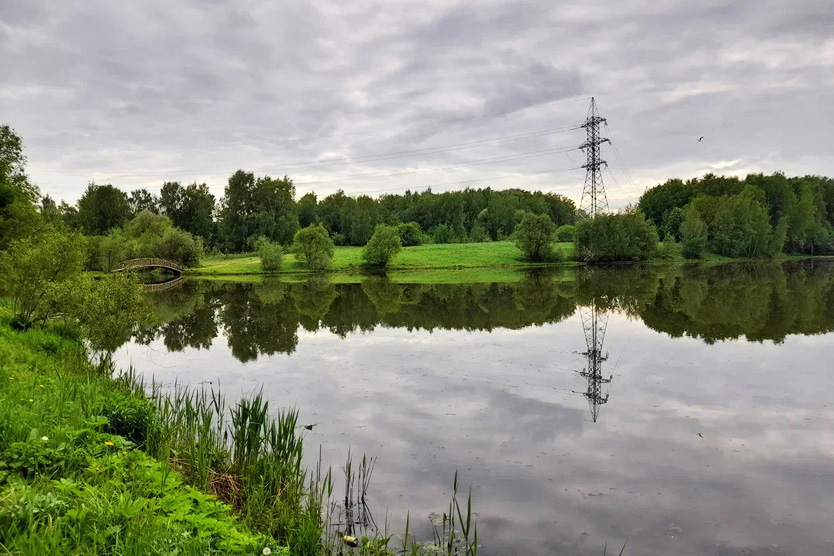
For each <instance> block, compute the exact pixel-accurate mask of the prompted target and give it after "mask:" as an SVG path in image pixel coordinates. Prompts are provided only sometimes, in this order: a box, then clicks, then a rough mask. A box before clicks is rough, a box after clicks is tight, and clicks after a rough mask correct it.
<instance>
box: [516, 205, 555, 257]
mask: <svg viewBox="0 0 834 556" xmlns="http://www.w3.org/2000/svg"><path fill="white" fill-rule="evenodd" d="M554 239H556V225H555V224H554V223H553V221H552V220H550V217H549V216H547V215H546V214H539V215H536V214H532V213H529V212H528V213H527V214H525V215H524V217H523V218H522V219H521V222H520V223H519V224H518V226H516V228H515V243H516V245H517V246H518V248H519V249H521V251H522V252H523V253H524V256H525V257H527V258H528V259H530V260H532V261H546V260H550V259H551V258H552V257H553V248H552V246H551V243H553V240H554Z"/></svg>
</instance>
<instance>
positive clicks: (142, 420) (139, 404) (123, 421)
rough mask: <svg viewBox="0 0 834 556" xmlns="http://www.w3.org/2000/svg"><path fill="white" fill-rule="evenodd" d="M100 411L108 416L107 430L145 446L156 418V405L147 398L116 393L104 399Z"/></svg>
mask: <svg viewBox="0 0 834 556" xmlns="http://www.w3.org/2000/svg"><path fill="white" fill-rule="evenodd" d="M99 411H100V413H101V415H102V416H104V417H106V418H107V424H106V425H105V426H104V431H105V432H108V433H110V434H118V435H119V436H123V437H124V438H126V439H127V440H130V441H131V442H133V443H134V444H137V445H139V446H144V444H145V439H146V438H147V437H148V434H149V433H150V432H151V427H152V426H153V419H154V405H153V403H151V402H150V401H149V400H148V399H147V398H140V397H136V396H128V395H124V394H121V393H115V394H112V395H110V396H108V397H107V398H106V399H105V400H104V402H103V404H102V407H101V408H100V410H99Z"/></svg>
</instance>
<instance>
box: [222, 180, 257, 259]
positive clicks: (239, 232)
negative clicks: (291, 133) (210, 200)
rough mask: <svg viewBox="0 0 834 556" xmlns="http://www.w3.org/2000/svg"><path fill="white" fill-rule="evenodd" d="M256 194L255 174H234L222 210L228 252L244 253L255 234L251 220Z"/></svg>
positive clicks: (224, 239) (223, 238) (229, 182)
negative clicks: (249, 239) (247, 242)
mask: <svg viewBox="0 0 834 556" xmlns="http://www.w3.org/2000/svg"><path fill="white" fill-rule="evenodd" d="M254 194H255V174H253V173H251V172H244V171H243V170H238V171H237V172H235V173H234V174H232V176H231V177H230V178H229V181H228V184H227V185H226V191H225V195H224V197H223V201H222V206H221V208H220V234H221V237H222V240H223V242H224V248H225V249H226V250H228V251H233V252H240V251H242V250H243V249H244V248H245V247H246V241H247V239H248V238H249V236H250V235H252V233H253V232H254V230H253V228H252V222H251V218H250V217H251V215H252V209H253V202H252V201H253V198H254Z"/></svg>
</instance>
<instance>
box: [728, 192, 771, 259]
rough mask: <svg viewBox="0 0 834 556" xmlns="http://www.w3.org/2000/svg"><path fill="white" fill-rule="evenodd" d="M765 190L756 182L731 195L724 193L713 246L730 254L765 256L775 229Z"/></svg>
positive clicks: (731, 255) (736, 255) (733, 255)
mask: <svg viewBox="0 0 834 556" xmlns="http://www.w3.org/2000/svg"><path fill="white" fill-rule="evenodd" d="M762 197H764V194H763V193H762V191H761V190H760V189H758V188H755V187H753V186H747V187H745V188H744V190H743V191H742V192H741V193H740V194H738V195H734V196H732V197H723V198H722V200H721V204H720V206H719V207H718V211H717V212H716V214H715V223H714V226H715V237H714V239H713V248H714V249H715V251H716V252H717V253H719V254H721V255H725V256H727V257H764V256H767V255H768V254H769V248H770V245H771V239H772V233H773V230H772V228H771V227H770V217H769V216H768V214H767V209H765V207H764V205H763V204H762V202H761V201H760V200H759V199H760V198H762Z"/></svg>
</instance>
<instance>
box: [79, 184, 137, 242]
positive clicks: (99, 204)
mask: <svg viewBox="0 0 834 556" xmlns="http://www.w3.org/2000/svg"><path fill="white" fill-rule="evenodd" d="M130 214H131V212H130V203H128V200H127V195H126V194H125V192H124V191H121V190H119V189H116V188H115V187H113V186H112V185H109V184H108V185H97V184H95V183H93V182H90V185H88V186H87V190H86V191H85V192H84V195H82V196H81V199H80V200H79V201H78V222H79V224H80V225H81V229H82V230H83V231H84V233H85V234H87V235H95V236H100V235H104V234H106V233H107V232H109V231H110V230H112V229H113V228H121V227H122V226H124V224H125V222H127V221H128V219H129V218H130Z"/></svg>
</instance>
